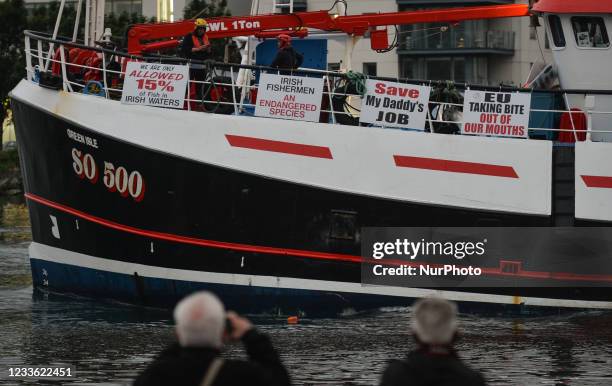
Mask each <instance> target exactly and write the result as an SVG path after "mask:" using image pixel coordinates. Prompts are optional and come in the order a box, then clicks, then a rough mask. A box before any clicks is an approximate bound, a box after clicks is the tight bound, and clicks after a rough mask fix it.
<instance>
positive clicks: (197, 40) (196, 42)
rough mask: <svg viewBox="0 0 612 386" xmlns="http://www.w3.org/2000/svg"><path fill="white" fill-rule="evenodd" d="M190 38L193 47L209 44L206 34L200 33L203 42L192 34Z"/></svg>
mask: <svg viewBox="0 0 612 386" xmlns="http://www.w3.org/2000/svg"><path fill="white" fill-rule="evenodd" d="M191 39H192V40H193V46H194V47H195V48H199V47H200V46H207V45H208V44H209V42H208V36H206V34H204V35H202V41H203V42H204V43H203V44H202V43H200V39H198V37H197V36H195V35H194V34H191Z"/></svg>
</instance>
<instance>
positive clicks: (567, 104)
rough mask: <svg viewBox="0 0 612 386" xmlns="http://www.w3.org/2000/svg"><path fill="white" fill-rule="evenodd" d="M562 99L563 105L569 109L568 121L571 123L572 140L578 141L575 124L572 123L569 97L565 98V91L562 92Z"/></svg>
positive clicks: (572, 117)
mask: <svg viewBox="0 0 612 386" xmlns="http://www.w3.org/2000/svg"><path fill="white" fill-rule="evenodd" d="M563 99H564V100H565V107H566V108H567V111H569V117H570V123H571V124H572V131H573V132H574V142H578V134H577V133H576V126H575V125H574V116H573V114H572V106H570V104H569V99H567V93H563Z"/></svg>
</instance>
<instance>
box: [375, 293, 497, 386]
mask: <svg viewBox="0 0 612 386" xmlns="http://www.w3.org/2000/svg"><path fill="white" fill-rule="evenodd" d="M411 330H412V335H413V336H414V339H415V340H416V342H417V348H416V350H413V351H411V352H410V353H408V356H407V357H406V358H405V359H404V360H394V361H391V362H390V363H389V365H388V366H387V368H386V369H385V372H384V373H383V376H382V379H381V383H380V385H381V386H400V385H403V386H405V385H429V386H482V385H485V381H484V379H483V378H482V376H481V375H480V374H479V373H478V372H477V371H474V370H472V369H471V368H470V367H469V366H468V365H466V364H465V363H464V362H463V361H461V359H460V358H459V357H458V355H457V353H456V352H455V350H454V349H453V344H454V343H455V341H456V339H457V306H456V305H455V303H452V302H449V301H448V300H444V299H440V298H434V297H431V298H424V299H420V300H417V301H416V302H415V303H414V306H413V307H412V315H411Z"/></svg>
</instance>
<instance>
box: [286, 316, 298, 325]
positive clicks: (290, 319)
mask: <svg viewBox="0 0 612 386" xmlns="http://www.w3.org/2000/svg"><path fill="white" fill-rule="evenodd" d="M299 321H300V320H299V319H298V317H297V316H290V317H288V318H287V323H288V324H298V322H299Z"/></svg>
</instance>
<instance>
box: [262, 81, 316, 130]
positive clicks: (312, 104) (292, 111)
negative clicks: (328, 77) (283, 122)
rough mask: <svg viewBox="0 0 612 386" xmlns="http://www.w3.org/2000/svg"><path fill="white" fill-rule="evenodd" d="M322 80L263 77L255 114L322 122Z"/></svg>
mask: <svg viewBox="0 0 612 386" xmlns="http://www.w3.org/2000/svg"><path fill="white" fill-rule="evenodd" d="M322 95H323V78H306V77H302V76H289V75H277V74H261V76H260V77H259V88H258V91H257V102H256V106H255V115H256V116H258V117H267V118H281V119H292V120H296V121H310V122H319V115H320V113H321V96H322Z"/></svg>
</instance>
